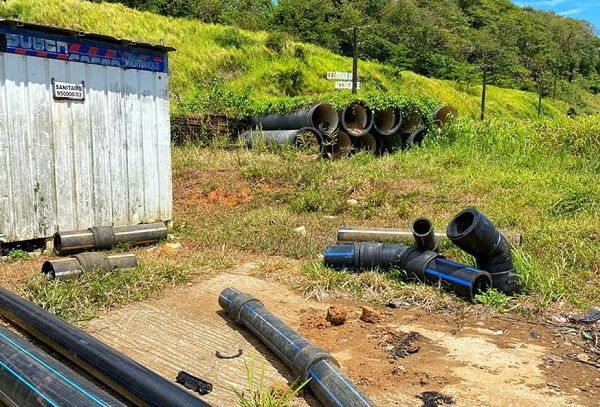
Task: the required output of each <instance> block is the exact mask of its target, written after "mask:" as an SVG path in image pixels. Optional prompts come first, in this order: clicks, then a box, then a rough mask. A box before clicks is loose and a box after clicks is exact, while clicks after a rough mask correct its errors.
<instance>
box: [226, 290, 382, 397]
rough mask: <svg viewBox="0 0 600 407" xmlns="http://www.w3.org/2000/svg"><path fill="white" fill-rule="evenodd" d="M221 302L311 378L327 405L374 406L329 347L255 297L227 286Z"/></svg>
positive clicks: (311, 384) (303, 376)
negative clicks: (313, 340) (316, 342)
mask: <svg viewBox="0 0 600 407" xmlns="http://www.w3.org/2000/svg"><path fill="white" fill-rule="evenodd" d="M219 305H220V306H221V307H222V308H223V309H224V310H225V311H227V312H228V313H229V315H230V316H231V318H232V319H233V320H234V321H236V322H237V323H240V324H243V325H244V326H246V327H247V328H248V329H250V330H251V331H252V332H253V333H254V334H255V335H256V336H258V338H260V340H262V341H263V342H264V343H265V344H266V345H267V346H268V347H269V348H270V349H271V350H272V351H273V352H275V353H276V354H277V356H279V357H280V358H281V360H283V362H284V363H285V364H286V365H287V366H288V367H289V368H291V369H292V371H293V372H294V374H296V375H298V376H299V377H300V378H301V380H306V379H310V381H309V382H308V386H309V387H310V389H311V390H312V392H313V393H314V394H315V395H316V396H317V398H318V399H319V401H321V403H322V404H323V405H324V406H326V407H330V406H331V407H367V406H374V404H373V403H372V402H371V401H370V400H369V399H368V398H367V396H366V395H365V394H363V393H362V392H361V391H360V390H359V389H358V388H357V387H356V386H355V385H354V384H353V383H352V382H351V381H350V380H349V379H348V378H347V377H346V376H345V375H344V374H343V373H342V372H341V371H340V369H339V367H338V365H337V362H336V361H335V360H334V359H333V357H332V356H331V355H330V354H329V353H328V352H327V351H326V350H324V349H322V348H320V347H318V346H315V345H312V344H311V343H310V342H308V341H307V340H306V339H305V338H304V337H302V336H301V335H300V334H298V333H297V332H296V331H294V330H293V329H292V328H290V327H289V326H288V325H286V324H285V323H284V322H283V321H281V320H280V319H279V318H277V317H276V316H275V315H273V314H272V313H271V312H270V311H269V310H267V309H266V308H265V307H264V306H263V304H262V303H261V302H260V301H259V300H257V299H256V298H254V297H253V296H251V295H249V294H245V293H241V292H239V291H238V290H236V289H235V288H226V289H224V290H223V291H221V294H220V295H219Z"/></svg>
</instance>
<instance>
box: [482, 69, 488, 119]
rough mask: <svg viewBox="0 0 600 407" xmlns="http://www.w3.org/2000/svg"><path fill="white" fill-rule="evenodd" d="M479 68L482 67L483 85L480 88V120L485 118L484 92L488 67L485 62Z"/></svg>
mask: <svg viewBox="0 0 600 407" xmlns="http://www.w3.org/2000/svg"><path fill="white" fill-rule="evenodd" d="M481 69H483V87H482V89H481V120H484V119H485V94H486V87H487V71H488V70H489V67H488V66H487V64H484V65H483V66H482V67H481Z"/></svg>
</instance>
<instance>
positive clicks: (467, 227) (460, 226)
mask: <svg viewBox="0 0 600 407" xmlns="http://www.w3.org/2000/svg"><path fill="white" fill-rule="evenodd" d="M476 222H477V212H476V210H475V209H471V208H467V209H465V210H463V211H461V212H459V213H458V214H457V215H456V216H455V217H454V219H452V221H450V224H448V229H447V231H446V234H447V235H448V237H449V238H450V239H456V238H460V237H462V236H464V235H466V234H468V233H469V232H470V231H471V230H472V229H473V228H474V227H475V223H476Z"/></svg>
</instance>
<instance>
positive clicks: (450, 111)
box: [432, 105, 458, 128]
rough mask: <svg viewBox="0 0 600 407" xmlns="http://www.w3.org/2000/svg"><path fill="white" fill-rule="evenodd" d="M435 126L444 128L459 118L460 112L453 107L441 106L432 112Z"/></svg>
mask: <svg viewBox="0 0 600 407" xmlns="http://www.w3.org/2000/svg"><path fill="white" fill-rule="evenodd" d="M432 116H433V124H435V125H436V126H437V127H439V128H441V127H444V126H445V125H446V124H448V123H449V122H451V121H452V120H456V118H458V112H457V111H456V109H455V108H453V107H452V106H448V105H444V106H440V107H438V108H437V109H435V110H434V111H433V112H432Z"/></svg>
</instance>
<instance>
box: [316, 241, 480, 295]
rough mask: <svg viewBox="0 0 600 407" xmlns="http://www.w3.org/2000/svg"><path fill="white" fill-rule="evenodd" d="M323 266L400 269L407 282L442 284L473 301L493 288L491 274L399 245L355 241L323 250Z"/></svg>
mask: <svg viewBox="0 0 600 407" xmlns="http://www.w3.org/2000/svg"><path fill="white" fill-rule="evenodd" d="M324 260H325V265H326V266H327V267H333V268H335V269H338V270H341V269H350V270H371V269H381V270H389V269H401V270H404V271H405V272H406V273H407V275H408V277H409V278H410V279H415V280H417V281H420V282H423V283H429V284H432V285H437V284H439V285H441V286H442V287H445V288H448V289H450V290H452V291H454V292H455V293H456V294H458V295H460V296H463V297H466V298H467V299H468V300H469V301H472V302H473V301H475V295H477V294H481V293H483V292H484V291H485V290H487V289H488V288H490V286H491V285H492V278H491V276H490V274H489V273H488V272H486V271H483V270H478V269H475V268H473V267H469V266H466V265H464V264H459V263H455V262H453V261H450V260H446V259H445V258H443V257H442V256H441V255H440V254H438V253H436V252H434V251H430V250H420V249H414V248H412V247H409V246H404V245H401V244H384V243H377V242H358V243H355V244H353V245H331V246H327V247H326V248H325V259H324Z"/></svg>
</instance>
